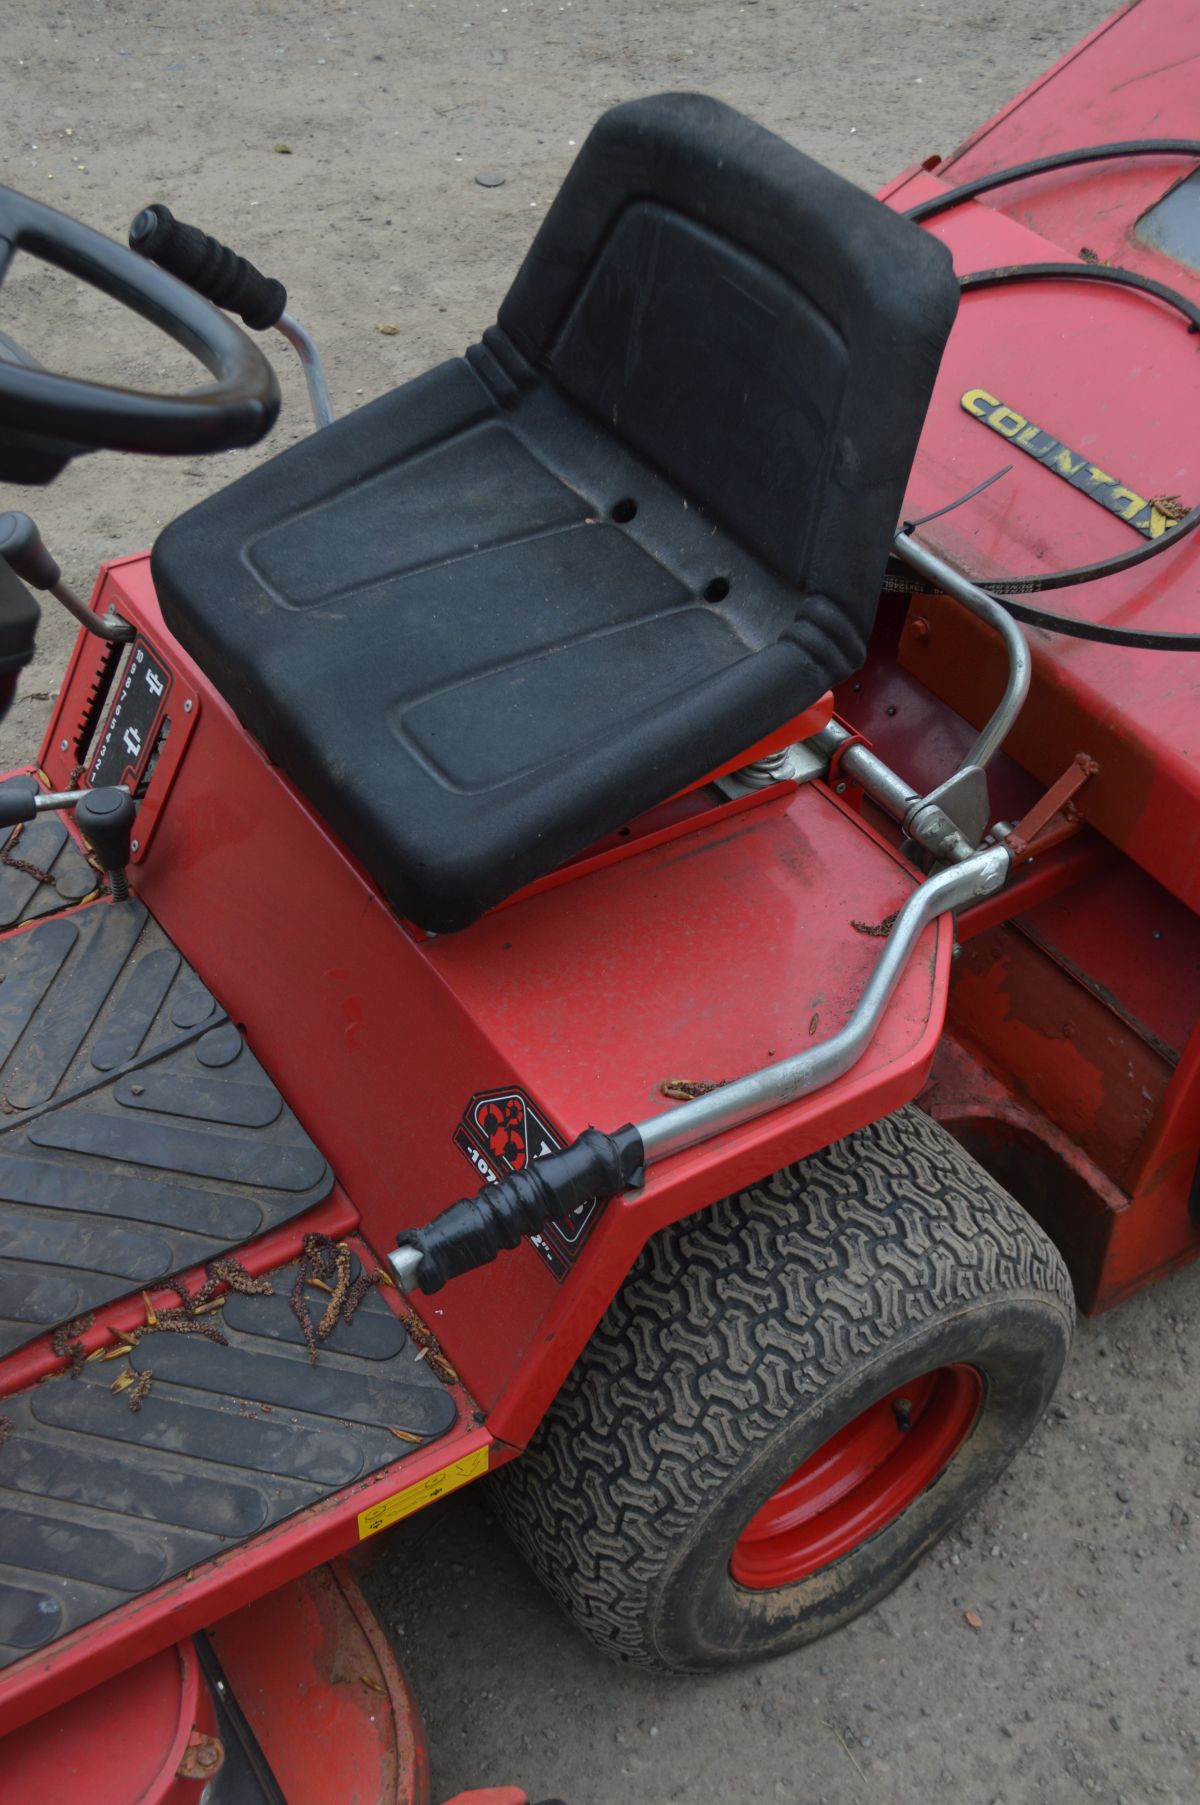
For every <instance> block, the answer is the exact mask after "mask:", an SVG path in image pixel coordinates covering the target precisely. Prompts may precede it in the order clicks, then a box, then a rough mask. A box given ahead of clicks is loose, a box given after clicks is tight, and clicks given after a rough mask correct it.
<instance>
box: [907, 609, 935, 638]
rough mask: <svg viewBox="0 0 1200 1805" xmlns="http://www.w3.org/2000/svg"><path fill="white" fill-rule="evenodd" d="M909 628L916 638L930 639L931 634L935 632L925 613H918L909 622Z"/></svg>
mask: <svg viewBox="0 0 1200 1805" xmlns="http://www.w3.org/2000/svg"><path fill="white" fill-rule="evenodd" d="M908 630H909V632H910V633H911V634H912V636H913V638H914V639H928V638H929V635H930V634H931V633H932V632H933V628H932V627H931V626H930V624H929V622H928V621H927V620H926V619H925V616H924V615H923V614H918V615H916V616H915V617H914V618H913V620H911V621H910V622H909V626H908Z"/></svg>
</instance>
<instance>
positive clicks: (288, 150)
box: [275, 144, 292, 157]
mask: <svg viewBox="0 0 1200 1805" xmlns="http://www.w3.org/2000/svg"><path fill="white" fill-rule="evenodd" d="M291 154H292V147H291V145H290V144H277V145H276V146H275V155H276V156H277V157H290V156H291Z"/></svg>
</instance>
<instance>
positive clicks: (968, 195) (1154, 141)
mask: <svg viewBox="0 0 1200 1805" xmlns="http://www.w3.org/2000/svg"><path fill="white" fill-rule="evenodd" d="M1112 157H1198V158H1200V140H1198V139H1195V138H1131V139H1129V140H1128V141H1127V142H1126V143H1124V144H1092V145H1089V146H1087V147H1086V148H1085V149H1083V150H1058V151H1055V152H1054V153H1053V154H1052V155H1051V156H1048V157H1034V158H1032V159H1031V160H1030V161H1029V162H1028V163H1012V164H1010V165H1009V167H1008V168H1007V169H994V170H993V171H992V173H991V175H981V176H976V178H975V180H974V181H973V182H963V183H961V184H960V185H959V187H957V188H948V189H947V190H946V192H945V194H935V195H933V196H932V197H931V199H929V200H927V201H918V202H917V204H916V206H915V207H909V208H908V210H907V211H906V213H905V215H904V217H905V219H911V220H913V221H914V222H915V223H916V224H917V225H923V224H924V223H925V221H926V220H927V219H936V217H937V215H938V214H939V213H946V212H948V210H949V209H950V208H951V207H957V206H958V205H959V203H960V201H970V200H974V198H975V196H976V195H977V194H988V193H989V192H990V191H991V190H992V189H993V188H1006V187H1008V186H1009V184H1010V183H1012V182H1023V181H1025V179H1026V178H1027V177H1028V176H1038V175H1049V174H1050V172H1051V171H1052V170H1055V169H1073V168H1074V167H1075V166H1076V165H1077V164H1080V163H1106V162H1107V161H1108V160H1109V159H1110V158H1112Z"/></svg>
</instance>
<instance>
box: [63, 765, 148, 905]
mask: <svg viewBox="0 0 1200 1805" xmlns="http://www.w3.org/2000/svg"><path fill="white" fill-rule="evenodd" d="M136 820H137V806H136V804H135V803H134V800H133V797H132V796H130V795H128V794H127V793H126V792H125V791H124V790H116V789H112V790H108V789H102V790H89V791H88V793H87V795H86V796H85V797H84V798H83V800H82V801H81V802H77V803H76V804H75V823H76V826H77V827H78V828H79V831H80V833H81V834H82V835H83V837H84V839H85V840H86V841H87V843H88V845H89V846H90V847H91V849H92V851H93V852H94V853H95V855H96V858H97V860H98V861H99V864H100V869H101V870H102V871H104V872H106V873H107V874H108V880H109V883H110V885H111V886H112V897H113V901H114V902H126V901H128V898H129V880H128V879H127V878H126V876H125V867H126V866H127V865H128V863H129V860H130V856H131V854H132V851H133V846H132V838H133V824H134V822H135V821H136Z"/></svg>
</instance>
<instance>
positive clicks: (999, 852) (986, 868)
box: [637, 846, 1012, 1165]
mask: <svg viewBox="0 0 1200 1805" xmlns="http://www.w3.org/2000/svg"><path fill="white" fill-rule="evenodd" d="M1011 862H1012V861H1011V858H1010V855H1009V853H1008V851H1007V849H1006V848H1005V847H1003V846H989V847H985V848H984V849H983V851H981V852H976V853H972V855H971V856H970V858H968V859H964V860H963V861H962V863H961V864H958V865H950V866H948V867H947V868H946V869H945V870H944V871H940V872H938V873H937V875H936V876H935V877H930V878H926V880H925V882H924V883H923V884H919V885H918V886H917V888H916V889H915V890H914V891H913V893H912V895H911V896H910V897H909V898H908V901H907V902H906V903H905V904H904V907H903V908H902V909H901V910H900V913H899V915H898V916H897V917H896V920H895V923H894V925H893V927H892V930H891V932H890V934H889V935H888V937H887V941H886V943H885V945H884V948H883V952H882V954H881V955H880V957H879V960H878V963H877V964H876V966H875V969H874V971H873V972H872V973H871V976H870V978H869V979H868V980H867V986H866V989H865V990H864V991H863V993H862V996H861V998H860V999H859V1002H858V1007H857V1008H856V1009H855V1011H854V1013H853V1015H852V1016H851V1017H850V1020H849V1021H848V1022H847V1023H846V1025H845V1027H844V1028H842V1029H841V1030H840V1031H839V1032H838V1033H837V1034H834V1035H832V1036H831V1038H830V1039H829V1040H826V1041H822V1042H821V1044H820V1045H819V1046H816V1047H806V1048H805V1050H804V1052H803V1053H796V1054H794V1055H793V1056H792V1058H791V1059H784V1060H781V1061H780V1063H779V1064H778V1065H770V1066H764V1067H763V1069H762V1070H761V1071H758V1072H751V1073H750V1074H749V1075H748V1076H747V1077H745V1078H738V1079H735V1080H734V1082H733V1083H732V1084H724V1085H722V1086H721V1088H720V1089H719V1090H715V1091H709V1092H708V1093H707V1095H705V1096H703V1097H696V1098H695V1099H694V1100H693V1101H692V1102H690V1103H683V1104H681V1105H680V1106H679V1108H678V1109H673V1110H669V1111H667V1112H666V1113H665V1114H663V1115H658V1116H652V1117H651V1118H650V1120H649V1121H647V1122H639V1123H638V1124H637V1130H638V1133H639V1134H640V1136H641V1138H642V1146H643V1147H644V1149H645V1153H646V1164H647V1165H652V1164H653V1163H654V1162H655V1161H656V1160H660V1159H665V1158H666V1157H667V1155H668V1154H671V1153H681V1152H682V1151H683V1150H684V1148H685V1147H694V1146H696V1144H697V1143H698V1142H699V1141H707V1140H710V1139H711V1138H712V1136H713V1135H717V1134H723V1133H724V1132H725V1131H726V1130H727V1129H730V1128H737V1127H739V1126H740V1125H741V1124H742V1123H743V1122H750V1121H752V1120H753V1119H754V1117H755V1116H761V1115H765V1114H766V1113H767V1111H768V1110H772V1109H779V1108H780V1107H781V1106H782V1105H783V1104H785V1103H794V1102H795V1101H796V1099H797V1098H798V1097H804V1096H807V1095H808V1093H809V1092H810V1091H815V1090H818V1089H820V1087H821V1086H822V1085H825V1084H831V1083H832V1082H833V1080H834V1079H835V1078H840V1077H841V1076H842V1074H843V1072H848V1071H849V1070H850V1067H851V1066H852V1065H856V1064H857V1063H858V1061H859V1060H860V1059H861V1058H862V1056H863V1054H864V1053H865V1052H866V1050H867V1047H868V1046H869V1045H870V1043H871V1041H872V1039H873V1038H874V1035H875V1030H876V1029H877V1028H878V1026H879V1023H880V1021H881V1019H882V1017H883V1012H884V1010H885V1009H886V1008H887V1005H888V1002H889V1001H890V999H891V996H892V992H893V991H894V990H895V988H896V985H897V984H898V983H899V981H900V978H901V976H902V974H903V972H904V969H905V967H906V966H907V964H908V961H909V959H910V958H911V956H912V953H913V950H914V948H915V947H916V944H917V942H918V940H919V939H920V938H921V935H922V934H923V933H924V932H925V929H926V928H927V927H928V926H929V924H930V922H931V921H934V920H935V919H936V918H937V917H938V916H939V915H944V914H945V913H946V911H947V910H949V909H961V908H965V907H966V906H967V905H968V904H969V903H974V902H979V901H980V900H981V899H982V898H983V897H985V896H992V895H994V893H995V892H996V891H997V890H1000V889H1002V888H1003V886H1004V881H1005V879H1006V877H1007V876H1008V868H1009V865H1010V864H1011Z"/></svg>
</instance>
